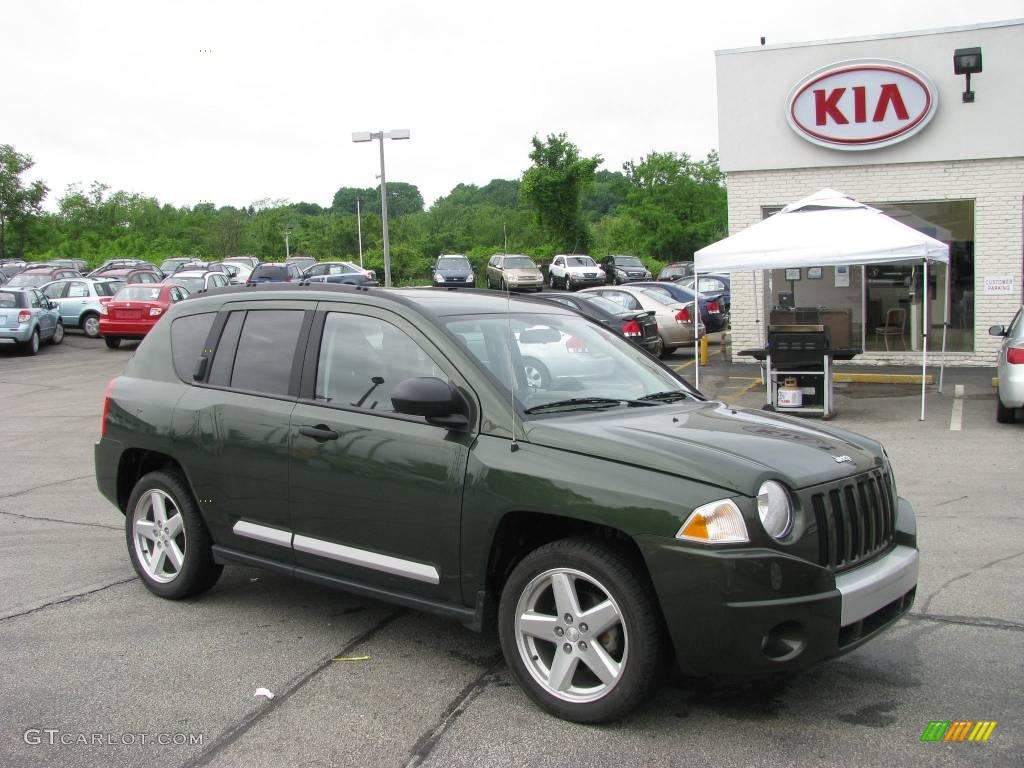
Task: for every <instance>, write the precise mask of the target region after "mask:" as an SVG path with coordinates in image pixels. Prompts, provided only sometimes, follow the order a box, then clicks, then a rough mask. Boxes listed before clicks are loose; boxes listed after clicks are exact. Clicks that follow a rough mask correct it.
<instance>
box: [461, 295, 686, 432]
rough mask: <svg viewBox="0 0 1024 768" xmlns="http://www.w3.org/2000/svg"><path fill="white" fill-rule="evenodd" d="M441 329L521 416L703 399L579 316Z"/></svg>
mask: <svg viewBox="0 0 1024 768" xmlns="http://www.w3.org/2000/svg"><path fill="white" fill-rule="evenodd" d="M444 322H445V326H446V328H447V330H448V331H449V332H450V333H452V334H454V336H455V337H456V339H458V340H459V341H460V342H461V343H462V344H463V346H464V347H465V348H466V349H467V350H468V352H469V353H470V354H471V355H472V356H473V357H474V358H475V360H476V361H477V362H478V363H479V365H480V367H481V368H482V369H483V370H484V371H485V372H486V373H487V374H488V376H489V377H490V378H491V379H492V381H493V382H494V383H495V384H497V386H499V387H500V388H501V389H502V390H503V391H504V393H505V394H506V395H510V396H511V394H512V393H513V392H514V395H515V401H516V405H517V407H518V409H519V410H520V411H521V412H523V413H525V414H539V413H544V414H545V415H548V414H550V415H555V414H560V413H567V412H572V411H578V410H598V409H606V408H614V407H619V406H623V407H629V406H633V405H637V404H642V405H662V404H666V403H671V402H675V401H676V400H679V399H700V398H699V395H697V393H696V391H695V390H693V389H692V388H691V387H690V386H689V385H688V384H686V383H685V382H684V381H683V380H682V379H680V378H679V377H677V376H675V375H674V374H673V373H672V372H671V371H669V370H668V369H666V368H665V367H663V366H662V365H661V364H660V363H658V362H657V361H656V360H654V359H652V358H651V357H650V356H648V355H647V354H645V353H644V352H642V351H641V350H640V349H638V348H637V347H635V346H634V345H633V344H630V343H629V342H628V341H626V340H624V339H621V338H619V337H618V336H616V335H615V334H613V333H611V332H610V331H608V330H606V329H605V328H603V327H601V326H599V325H596V324H595V323H592V322H590V321H588V320H586V319H585V318H582V317H579V316H575V315H543V314H515V313H513V314H512V315H474V316H458V317H449V318H445V319H444ZM666 393H669V394H666ZM676 394H678V398H676V397H674V396H673V395H676Z"/></svg>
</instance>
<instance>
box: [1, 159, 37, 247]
mask: <svg viewBox="0 0 1024 768" xmlns="http://www.w3.org/2000/svg"><path fill="white" fill-rule="evenodd" d="M33 165H35V162H34V161H33V160H32V157H31V156H30V155H23V154H21V153H20V152H16V151H15V149H14V147H12V146H11V145H10V144H0V258H3V257H5V256H7V255H8V253H12V254H16V255H18V256H22V255H24V252H25V235H26V232H27V230H28V227H29V224H30V222H31V219H32V217H34V216H38V215H39V213H40V211H41V210H42V205H43V198H44V197H46V193H47V192H48V191H49V190H48V189H47V187H46V184H44V183H43V182H42V181H39V180H38V179H37V180H36V181H33V182H31V183H30V184H28V185H26V184H25V182H24V180H23V179H22V174H24V173H25V172H26V171H28V170H29V169H30V168H32V166H33ZM9 243H10V244H11V245H9Z"/></svg>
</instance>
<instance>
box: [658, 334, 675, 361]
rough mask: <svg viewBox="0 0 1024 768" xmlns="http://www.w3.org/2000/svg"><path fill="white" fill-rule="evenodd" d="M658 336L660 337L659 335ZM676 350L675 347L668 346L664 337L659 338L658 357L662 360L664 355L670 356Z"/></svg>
mask: <svg viewBox="0 0 1024 768" xmlns="http://www.w3.org/2000/svg"><path fill="white" fill-rule="evenodd" d="M658 338H661V337H660V336H659V337H658ZM675 351H676V348H675V347H670V346H669V345H668V344H666V343H665V339H664V338H661V350H660V351H659V352H658V357H660V358H661V359H662V360H664V359H665V358H666V357H671V356H672V353H673V352H675Z"/></svg>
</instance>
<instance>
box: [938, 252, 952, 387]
mask: <svg viewBox="0 0 1024 768" xmlns="http://www.w3.org/2000/svg"><path fill="white" fill-rule="evenodd" d="M949 271H950V270H949V262H948V261H947V262H946V302H945V303H946V306H945V309H944V310H943V312H942V357H941V358H939V393H940V394H941V393H942V377H943V375H944V374H945V373H946V329H947V328H949Z"/></svg>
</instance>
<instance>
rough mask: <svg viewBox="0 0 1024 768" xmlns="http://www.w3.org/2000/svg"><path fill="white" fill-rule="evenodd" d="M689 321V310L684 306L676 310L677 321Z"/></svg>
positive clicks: (690, 319)
mask: <svg viewBox="0 0 1024 768" xmlns="http://www.w3.org/2000/svg"><path fill="white" fill-rule="evenodd" d="M691 321H692V318H691V317H690V310H688V309H687V308H686V307H683V308H682V309H680V310H679V311H678V312H676V322H677V323H680V324H681V323H689V322H691Z"/></svg>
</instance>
